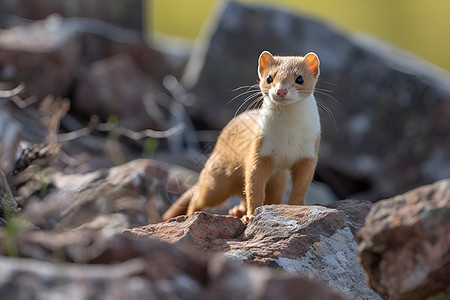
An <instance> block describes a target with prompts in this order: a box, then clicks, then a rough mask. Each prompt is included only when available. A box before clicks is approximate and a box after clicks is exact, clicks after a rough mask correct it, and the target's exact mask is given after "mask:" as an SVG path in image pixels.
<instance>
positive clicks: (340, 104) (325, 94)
mask: <svg viewBox="0 0 450 300" xmlns="http://www.w3.org/2000/svg"><path fill="white" fill-rule="evenodd" d="M316 91H317V93H318V94H321V95H324V96H327V97H328V98H331V99H333V100H334V102H336V103H337V104H339V106H340V107H341V108H344V106H343V105H342V103H341V102H339V100H338V99H336V98H335V97H333V96H331V95H330V94H327V93H324V92H323V91H321V90H318V89H317V88H316Z"/></svg>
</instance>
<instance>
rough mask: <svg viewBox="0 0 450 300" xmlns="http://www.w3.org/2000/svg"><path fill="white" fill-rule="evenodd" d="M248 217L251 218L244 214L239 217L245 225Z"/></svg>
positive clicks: (248, 219)
mask: <svg viewBox="0 0 450 300" xmlns="http://www.w3.org/2000/svg"><path fill="white" fill-rule="evenodd" d="M250 218H251V216H250V217H249V216H247V215H244V216H243V217H242V218H241V221H242V223H244V224H245V225H247V223H248V221H250Z"/></svg>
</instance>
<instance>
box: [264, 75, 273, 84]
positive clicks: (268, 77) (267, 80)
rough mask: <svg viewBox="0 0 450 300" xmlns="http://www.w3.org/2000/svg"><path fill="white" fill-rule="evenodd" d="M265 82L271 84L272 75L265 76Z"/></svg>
mask: <svg viewBox="0 0 450 300" xmlns="http://www.w3.org/2000/svg"><path fill="white" fill-rule="evenodd" d="M266 82H267V83H268V84H271V83H272V82H273V78H272V76H270V75H269V76H267V78H266Z"/></svg>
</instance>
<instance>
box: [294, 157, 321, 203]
mask: <svg viewBox="0 0 450 300" xmlns="http://www.w3.org/2000/svg"><path fill="white" fill-rule="evenodd" d="M316 165H317V159H315V158H304V159H301V160H299V161H298V162H296V163H295V164H294V166H293V167H292V168H291V177H292V190H291V195H290V196H289V204H295V205H303V204H304V203H305V196H306V191H308V187H309V184H310V183H311V181H312V179H313V176H314V171H315V169H316Z"/></svg>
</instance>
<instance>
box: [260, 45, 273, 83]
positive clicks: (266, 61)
mask: <svg viewBox="0 0 450 300" xmlns="http://www.w3.org/2000/svg"><path fill="white" fill-rule="evenodd" d="M273 61H274V58H273V56H272V54H271V53H270V52H269V51H263V52H262V53H261V55H260V56H259V60H258V74H259V77H260V78H261V76H262V73H263V71H264V69H266V68H267V67H268V66H270V65H271V64H272V63H273Z"/></svg>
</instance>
